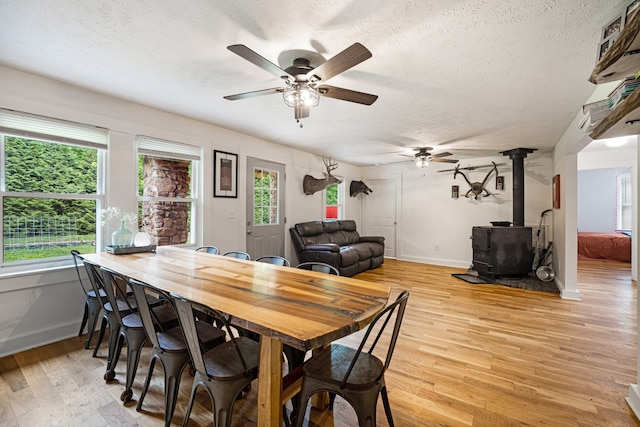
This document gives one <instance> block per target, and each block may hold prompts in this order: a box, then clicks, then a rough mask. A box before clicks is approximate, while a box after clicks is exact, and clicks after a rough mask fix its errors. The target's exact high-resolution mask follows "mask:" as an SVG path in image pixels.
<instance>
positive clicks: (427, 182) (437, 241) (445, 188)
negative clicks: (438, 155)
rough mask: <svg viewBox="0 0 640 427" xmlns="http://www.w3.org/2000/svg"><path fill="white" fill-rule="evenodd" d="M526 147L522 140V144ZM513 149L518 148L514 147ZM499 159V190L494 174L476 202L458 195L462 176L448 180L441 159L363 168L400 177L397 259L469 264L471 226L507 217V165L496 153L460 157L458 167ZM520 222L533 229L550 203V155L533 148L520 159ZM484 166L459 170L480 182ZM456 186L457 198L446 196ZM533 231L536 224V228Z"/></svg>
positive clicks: (509, 165) (510, 184)
mask: <svg viewBox="0 0 640 427" xmlns="http://www.w3.org/2000/svg"><path fill="white" fill-rule="evenodd" d="M523 147H526V144H525V145H523ZM513 148H519V147H518V146H514V147H513ZM492 161H493V162H496V163H497V164H500V163H505V165H503V166H498V172H499V174H500V175H501V176H504V178H505V189H504V190H503V191H496V190H495V175H493V174H492V175H491V177H490V179H489V181H488V183H487V185H486V187H487V189H489V191H491V192H492V193H494V194H493V195H491V196H487V197H482V198H480V199H478V200H475V199H474V198H466V197H464V195H465V193H466V192H467V190H468V189H469V185H468V184H467V183H466V182H465V180H464V178H463V177H461V176H458V177H457V178H456V179H454V178H453V172H438V170H444V169H451V165H449V164H446V163H431V165H430V166H429V167H428V168H426V169H418V168H416V167H415V165H414V164H413V163H412V162H407V163H400V164H394V165H386V166H384V165H383V166H375V167H370V168H363V169H364V171H363V175H364V176H365V177H367V176H369V177H370V176H396V175H400V176H401V180H402V187H401V188H402V190H401V191H402V193H401V194H399V195H398V197H399V198H400V201H399V212H398V218H397V219H398V223H399V224H401V227H398V228H397V233H399V236H398V238H397V241H398V242H399V245H398V248H397V252H396V256H397V258H398V259H401V260H407V261H415V262H422V263H429V264H438V265H448V266H453V267H462V268H467V267H469V266H470V265H471V260H472V249H471V240H470V237H471V229H472V227H473V226H477V225H482V226H489V225H491V224H490V222H491V221H512V220H513V204H512V202H513V196H512V190H513V178H512V163H511V160H510V159H509V158H508V157H504V156H502V155H500V154H499V153H496V156H494V157H484V158H474V159H466V160H465V159H461V161H460V165H461V167H465V166H478V165H486V164H491V162H492ZM524 166H525V225H527V226H533V227H537V226H538V223H539V219H540V213H541V212H542V211H543V210H545V209H548V208H550V205H551V171H552V163H551V153H541V152H534V153H532V154H530V155H529V156H528V157H527V158H526V159H524ZM489 170H490V169H489V168H484V169H476V170H473V171H463V172H464V173H465V174H466V175H467V177H468V178H469V180H470V181H471V182H481V181H483V180H484V178H485V176H486V174H487V173H488V172H489ZM452 185H458V186H459V187H460V197H459V198H458V199H453V198H451V186H452ZM536 229H537V228H536Z"/></svg>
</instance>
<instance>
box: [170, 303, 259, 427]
mask: <svg viewBox="0 0 640 427" xmlns="http://www.w3.org/2000/svg"><path fill="white" fill-rule="evenodd" d="M173 298H174V303H175V306H176V309H177V312H178V318H179V319H180V326H181V327H182V332H183V334H184V337H185V340H186V341H187V346H188V348H189V355H190V356H191V362H192V363H193V366H194V368H195V375H194V378H193V386H192V388H191V397H190V398H189V404H188V406H187V411H186V413H185V416H184V422H183V426H186V425H187V424H188V422H189V416H190V415H191V410H192V408H193V404H194V401H195V397H196V391H197V390H198V388H199V387H204V388H205V390H206V391H207V393H208V394H209V397H210V398H211V401H212V402H211V403H212V407H213V412H214V414H213V420H214V421H213V425H214V427H229V426H230V425H231V417H232V413H233V403H234V402H235V400H236V399H237V398H238V396H239V395H240V394H241V393H242V390H244V389H245V388H246V387H247V386H249V385H250V384H251V381H253V380H255V379H256V378H257V377H258V361H259V355H260V344H258V343H257V342H256V341H253V340H252V339H250V338H247V337H243V336H239V337H235V336H234V334H233V333H232V330H231V329H230V326H229V322H228V321H227V318H226V317H225V316H224V315H223V314H222V313H220V312H219V311H217V310H213V309H212V308H210V307H207V306H205V305H203V304H199V303H197V302H194V301H191V300H188V299H185V298H182V297H179V296H176V295H173ZM199 312H202V313H206V314H207V315H208V316H211V317H212V318H214V319H216V320H217V321H219V322H221V324H222V325H224V326H223V329H224V330H225V332H226V334H227V338H228V341H226V342H225V343H224V344H221V345H219V346H216V347H214V348H212V349H210V350H207V349H206V348H204V346H203V345H202V337H201V336H200V334H199V333H198V330H197V328H196V322H197V319H196V315H195V313H199Z"/></svg>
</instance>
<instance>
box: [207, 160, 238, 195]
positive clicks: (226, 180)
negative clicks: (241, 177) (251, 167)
mask: <svg viewBox="0 0 640 427" xmlns="http://www.w3.org/2000/svg"><path fill="white" fill-rule="evenodd" d="M213 197H233V198H236V197H238V155H237V154H233V153H227V152H226V151H218V150H214V151H213Z"/></svg>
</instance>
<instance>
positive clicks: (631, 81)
mask: <svg viewBox="0 0 640 427" xmlns="http://www.w3.org/2000/svg"><path fill="white" fill-rule="evenodd" d="M638 86H640V80H636V79H635V77H627V78H626V79H624V80H623V81H622V82H621V83H620V84H619V85H618V86H617V87H616V88H615V89H614V90H613V91H611V93H610V94H609V98H608V105H609V108H610V109H611V110H613V109H615V108H616V107H617V106H618V105H620V103H621V102H622V101H624V100H625V99H626V98H627V97H628V96H629V95H631V94H632V93H633V92H634V91H635V90H636V89H637V88H638Z"/></svg>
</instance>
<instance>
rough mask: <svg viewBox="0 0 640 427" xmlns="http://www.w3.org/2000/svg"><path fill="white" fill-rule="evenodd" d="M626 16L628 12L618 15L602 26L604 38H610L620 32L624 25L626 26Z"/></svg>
mask: <svg viewBox="0 0 640 427" xmlns="http://www.w3.org/2000/svg"><path fill="white" fill-rule="evenodd" d="M626 16H627V15H626V13H625V14H624V15H618V16H616V17H615V18H614V19H612V20H611V21H609V22H608V23H607V24H606V25H605V26H604V27H602V40H608V39H610V38H611V37H613V36H615V35H617V34H619V33H620V31H622V27H624V18H625V17H626Z"/></svg>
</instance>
